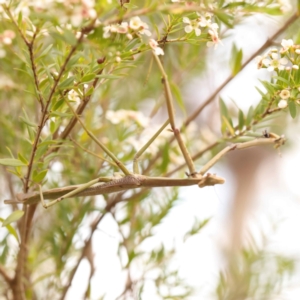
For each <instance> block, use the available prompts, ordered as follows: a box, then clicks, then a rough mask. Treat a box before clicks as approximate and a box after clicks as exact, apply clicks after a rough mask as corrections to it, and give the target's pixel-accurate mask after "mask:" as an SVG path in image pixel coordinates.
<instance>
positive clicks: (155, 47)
mask: <svg viewBox="0 0 300 300" xmlns="http://www.w3.org/2000/svg"><path fill="white" fill-rule="evenodd" d="M149 46H150V47H151V48H152V49H153V52H154V53H155V54H156V55H164V54H165V53H164V50H163V49H162V48H160V47H158V43H157V41H155V40H154V39H150V40H149Z"/></svg>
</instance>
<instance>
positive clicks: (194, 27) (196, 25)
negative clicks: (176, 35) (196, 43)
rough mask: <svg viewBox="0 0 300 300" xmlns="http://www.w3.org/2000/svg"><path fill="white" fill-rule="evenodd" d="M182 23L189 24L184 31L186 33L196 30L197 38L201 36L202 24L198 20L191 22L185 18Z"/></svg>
mask: <svg viewBox="0 0 300 300" xmlns="http://www.w3.org/2000/svg"><path fill="white" fill-rule="evenodd" d="M182 21H183V23H186V24H188V25H187V26H185V27H184V31H185V32H186V33H190V32H192V31H193V30H194V31H195V34H196V36H199V35H200V34H201V29H200V28H199V26H200V23H199V22H198V21H197V20H190V19H189V18H188V17H184V18H183V19H182Z"/></svg>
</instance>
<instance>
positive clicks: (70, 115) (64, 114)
mask: <svg viewBox="0 0 300 300" xmlns="http://www.w3.org/2000/svg"><path fill="white" fill-rule="evenodd" d="M50 116H51V117H73V114H68V113H62V112H59V111H53V112H51V113H50Z"/></svg>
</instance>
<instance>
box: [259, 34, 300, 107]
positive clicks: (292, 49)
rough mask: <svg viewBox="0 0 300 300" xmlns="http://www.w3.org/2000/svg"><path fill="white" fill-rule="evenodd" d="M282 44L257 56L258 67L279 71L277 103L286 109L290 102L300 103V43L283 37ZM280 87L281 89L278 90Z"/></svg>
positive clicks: (276, 87) (276, 88)
mask: <svg viewBox="0 0 300 300" xmlns="http://www.w3.org/2000/svg"><path fill="white" fill-rule="evenodd" d="M281 46H282V47H281V48H280V49H276V48H274V49H271V50H269V51H268V52H267V53H266V54H264V55H261V56H258V57H256V61H257V68H258V69H261V68H265V69H267V70H268V71H269V72H276V73H277V74H276V75H278V78H279V79H278V82H279V84H278V82H277V83H276V86H274V87H275V90H276V99H277V101H276V103H277V106H278V108H280V109H284V108H286V107H287V106H288V105H290V104H291V105H292V106H293V105H294V104H293V102H296V103H298V104H300V101H299V100H300V99H299V96H300V94H299V92H300V81H299V74H300V73H299V71H300V70H299V65H300V45H294V42H293V40H292V39H289V40H285V39H283V40H282V42H281ZM288 78H291V79H292V80H289V79H288ZM290 82H293V84H291V83H290ZM278 87H279V88H281V89H280V90H278ZM278 96H279V97H278Z"/></svg>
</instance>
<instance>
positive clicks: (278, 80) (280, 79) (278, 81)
mask: <svg viewBox="0 0 300 300" xmlns="http://www.w3.org/2000/svg"><path fill="white" fill-rule="evenodd" d="M272 78H274V79H277V83H278V84H280V81H282V82H284V83H286V84H287V86H289V85H290V82H289V80H287V79H285V78H283V77H281V76H272Z"/></svg>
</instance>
